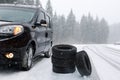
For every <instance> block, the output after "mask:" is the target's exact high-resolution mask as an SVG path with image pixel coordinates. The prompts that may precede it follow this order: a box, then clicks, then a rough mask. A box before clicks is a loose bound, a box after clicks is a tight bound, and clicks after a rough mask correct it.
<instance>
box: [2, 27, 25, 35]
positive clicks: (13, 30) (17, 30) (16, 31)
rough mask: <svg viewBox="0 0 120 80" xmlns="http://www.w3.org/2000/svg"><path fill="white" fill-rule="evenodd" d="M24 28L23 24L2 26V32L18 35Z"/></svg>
mask: <svg viewBox="0 0 120 80" xmlns="http://www.w3.org/2000/svg"><path fill="white" fill-rule="evenodd" d="M23 30H24V28H23V26H21V25H9V26H3V27H0V33H2V34H12V35H18V34H20V33H22V32H23Z"/></svg>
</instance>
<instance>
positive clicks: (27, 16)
mask: <svg viewBox="0 0 120 80" xmlns="http://www.w3.org/2000/svg"><path fill="white" fill-rule="evenodd" d="M35 11H36V10H34V9H23V8H0V20H1V21H11V22H29V21H31V20H32V18H33V16H34V14H35Z"/></svg>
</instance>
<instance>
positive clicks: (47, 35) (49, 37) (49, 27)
mask: <svg viewBox="0 0 120 80" xmlns="http://www.w3.org/2000/svg"><path fill="white" fill-rule="evenodd" d="M46 22H47V27H46V33H45V38H46V48H45V50H46V51H48V50H49V48H50V47H51V44H52V34H53V31H52V25H51V19H50V17H49V16H48V15H47V14H46Z"/></svg>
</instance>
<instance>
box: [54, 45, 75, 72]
mask: <svg viewBox="0 0 120 80" xmlns="http://www.w3.org/2000/svg"><path fill="white" fill-rule="evenodd" d="M52 53H53V55H52V63H53V71H54V72H56V73H73V72H75V57H76V53H77V48H76V47H74V46H71V45H56V46H54V47H53V48H52Z"/></svg>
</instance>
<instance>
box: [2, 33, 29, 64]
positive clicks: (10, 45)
mask: <svg viewBox="0 0 120 80" xmlns="http://www.w3.org/2000/svg"><path fill="white" fill-rule="evenodd" d="M29 38H30V37H29V36H28V34H25V33H23V34H21V35H19V36H15V37H12V38H8V39H5V40H2V39H0V65H6V64H7V65H9V64H21V63H22V60H23V56H24V53H25V51H26V47H27V44H28V42H29V40H30V39H29ZM7 53H13V54H14V57H13V58H12V59H8V58H6V56H5V55H6V54H7Z"/></svg>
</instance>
